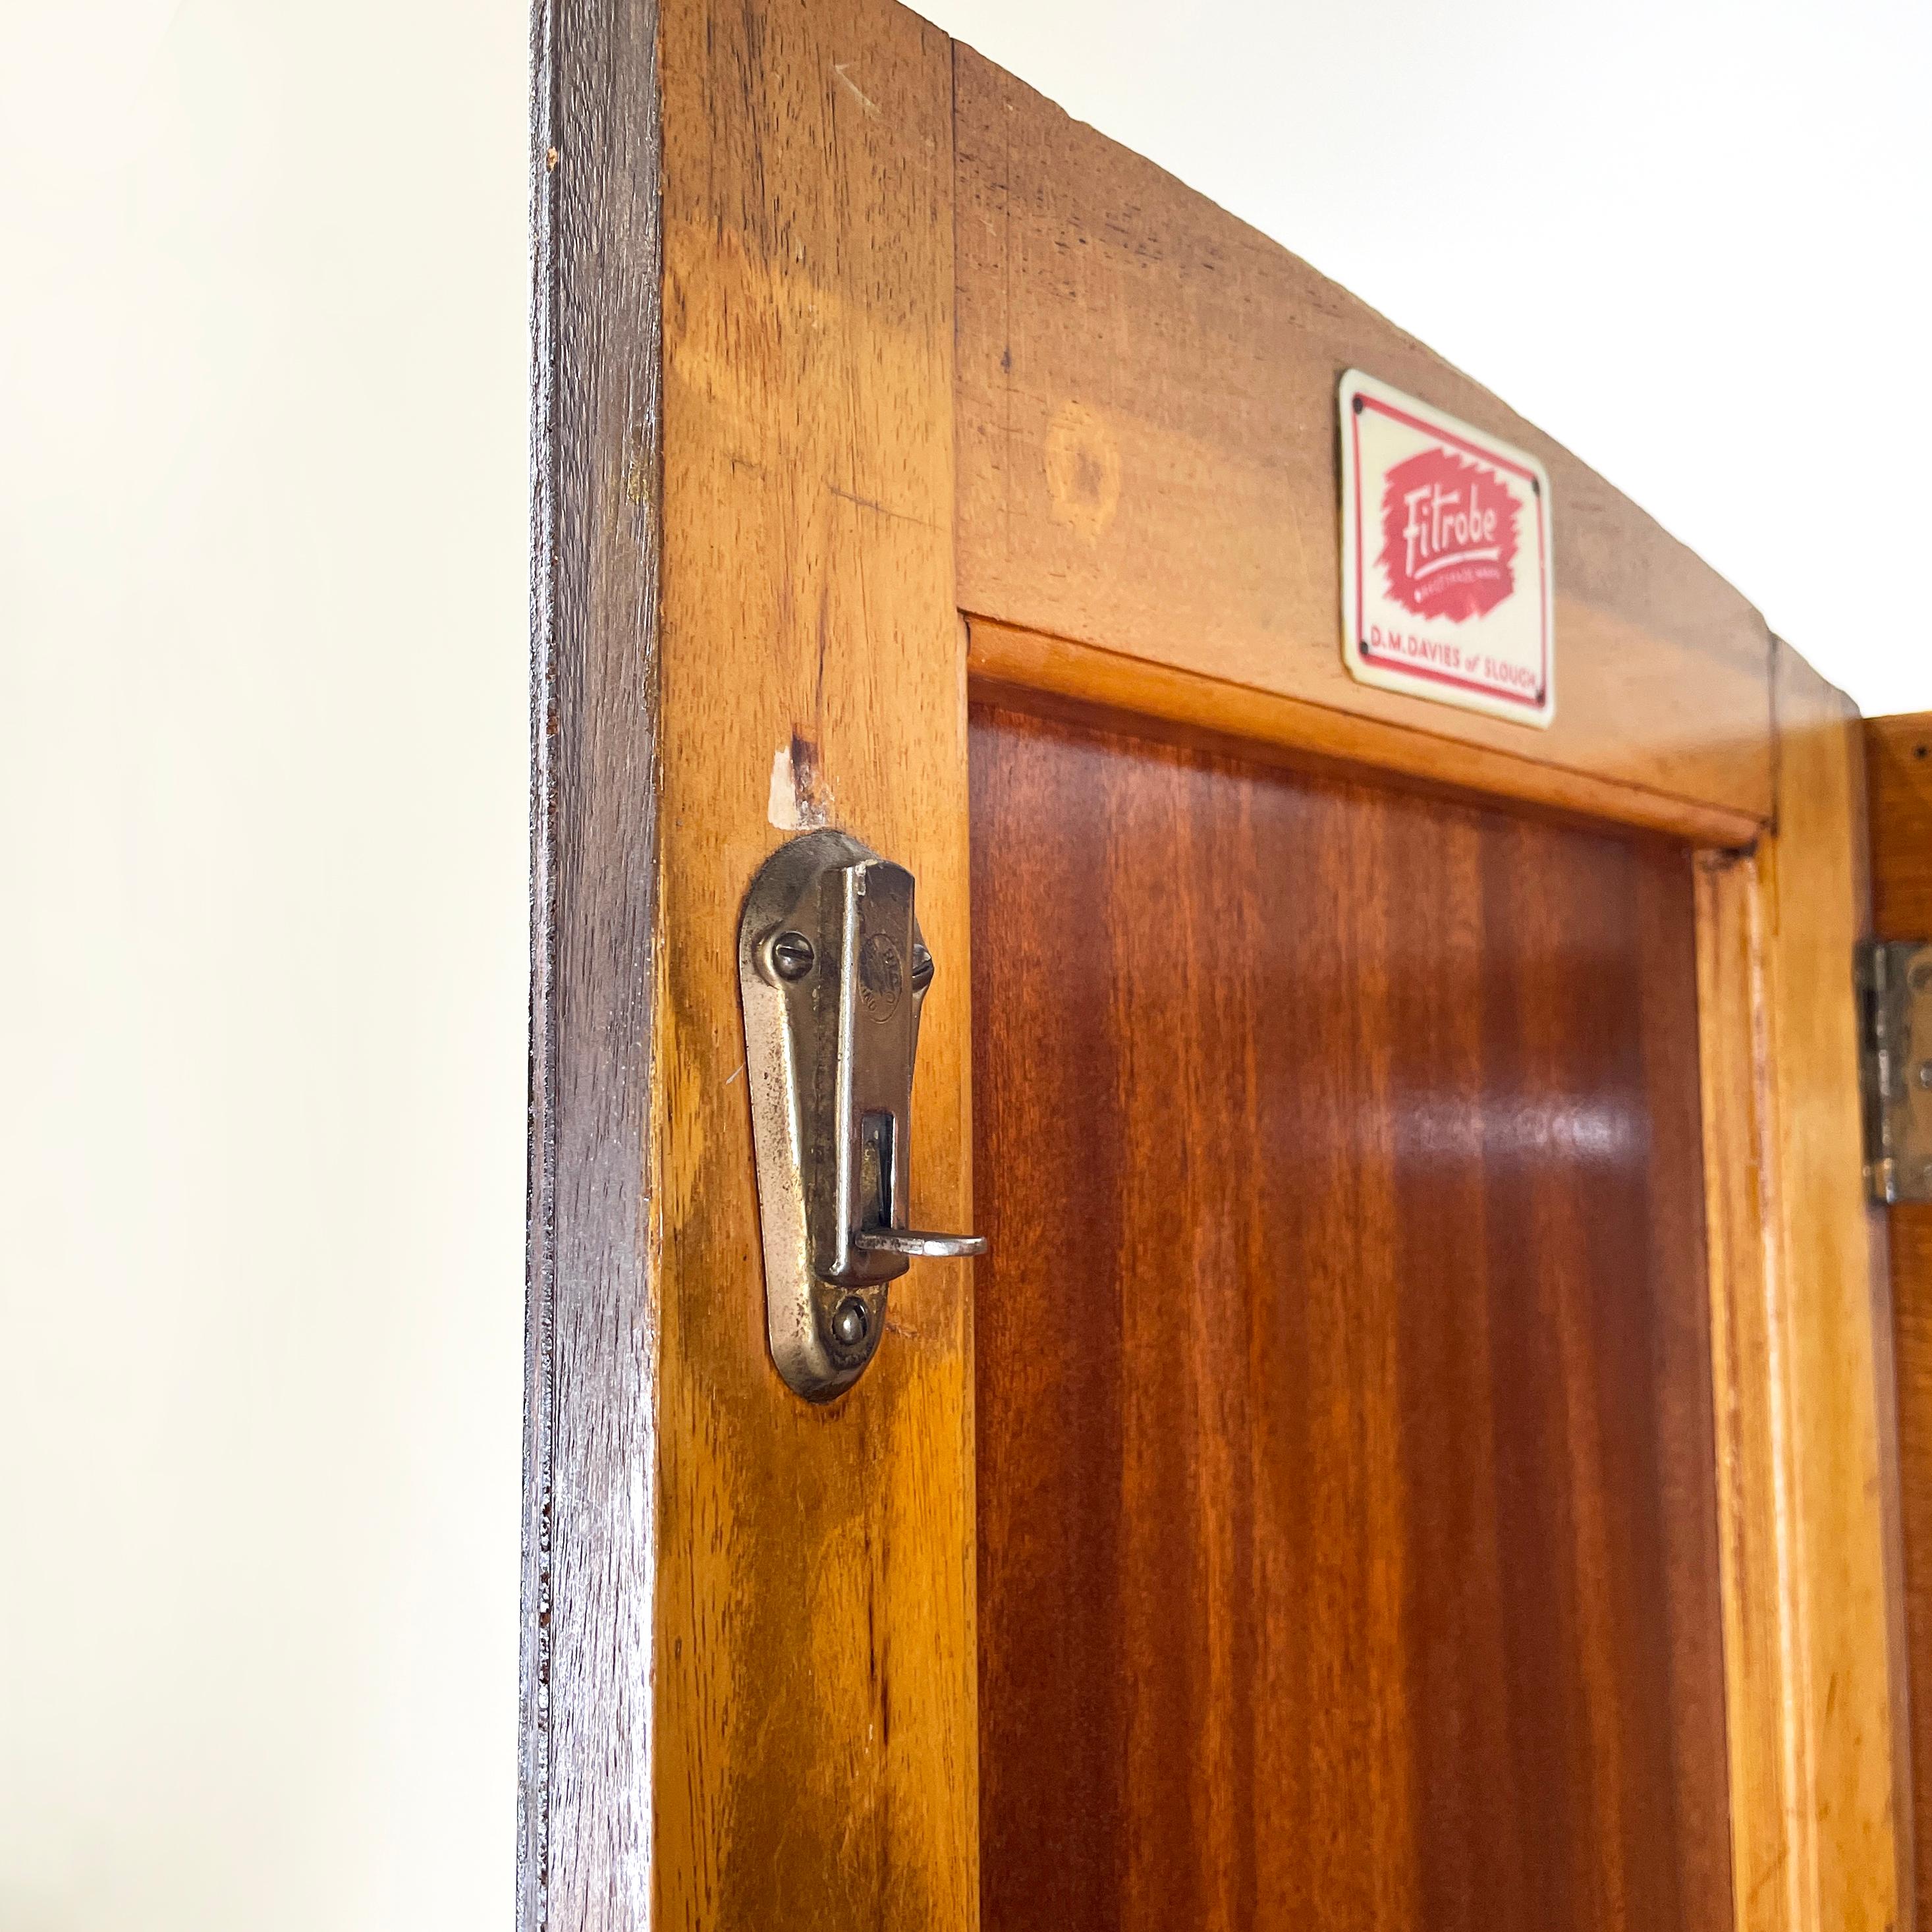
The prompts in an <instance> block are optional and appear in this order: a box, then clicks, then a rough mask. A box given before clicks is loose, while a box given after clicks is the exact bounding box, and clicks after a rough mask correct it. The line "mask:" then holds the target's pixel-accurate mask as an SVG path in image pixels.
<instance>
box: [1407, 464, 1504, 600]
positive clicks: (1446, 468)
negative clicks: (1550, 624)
mask: <svg viewBox="0 0 1932 1932" xmlns="http://www.w3.org/2000/svg"><path fill="white" fill-rule="evenodd" d="M1516 512H1517V500H1516V498H1515V497H1514V496H1513V495H1511V493H1510V490H1509V489H1508V487H1507V486H1506V485H1505V483H1504V481H1503V480H1502V478H1501V477H1500V476H1499V475H1497V474H1496V472H1495V471H1494V470H1493V469H1485V468H1484V466H1483V465H1482V464H1481V463H1472V462H1469V460H1467V459H1466V458H1463V457H1460V456H1457V455H1454V454H1452V453H1451V452H1450V451H1448V450H1446V449H1425V450H1424V451H1422V452H1421V453H1420V454H1419V455H1415V456H1412V457H1411V458H1409V460H1407V461H1406V463H1397V465H1396V466H1395V467H1394V469H1391V471H1390V472H1388V484H1387V487H1385V490H1383V492H1382V556H1381V558H1380V559H1379V562H1381V565H1382V572H1383V574H1384V575H1385V577H1387V578H1388V587H1389V595H1391V597H1393V598H1394V599H1395V601H1397V603H1398V604H1401V605H1402V606H1403V607H1404V608H1405V609H1406V610H1413V611H1414V612H1415V614H1416V615H1417V616H1418V617H1447V618H1448V619H1450V620H1451V622H1454V623H1457V624H1460V622H1462V621H1463V619H1464V618H1466V617H1480V616H1483V615H1484V613H1486V612H1488V611H1490V610H1494V609H1495V608H1496V606H1497V605H1498V604H1500V603H1501V602H1502V601H1503V599H1504V598H1505V597H1507V596H1508V595H1509V594H1510V592H1511V591H1513V590H1514V589H1515V588H1516V574H1515V572H1514V571H1512V570H1511V568H1510V566H1511V564H1512V563H1513V562H1514V560H1515V558H1516Z"/></svg>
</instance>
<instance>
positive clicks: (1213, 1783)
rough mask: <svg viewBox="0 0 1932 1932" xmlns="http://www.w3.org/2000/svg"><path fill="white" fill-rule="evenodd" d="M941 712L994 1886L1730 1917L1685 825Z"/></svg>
mask: <svg viewBox="0 0 1932 1932" xmlns="http://www.w3.org/2000/svg"><path fill="white" fill-rule="evenodd" d="M973 742H974V765H973V785H974V790H973V812H974V880H973V884H974V929H975V942H974V1016H975V1054H976V1064H975V1120H976V1130H977V1136H978V1139H977V1154H976V1172H977V1175H978V1176H979V1187H978V1196H979V1218H980V1225H981V1226H983V1228H984V1229H986V1232H989V1234H990V1235H991V1236H992V1242H993V1248H992V1258H991V1259H989V1261H988V1262H984V1263H983V1264H982V1265H981V1268H980V1283H979V1290H978V1295H977V1384H978V1413H979V1448H978V1459H979V1470H980V1478H979V1511H980V1631H981V1659H982V1662H981V1692H980V1737H981V1767H982V1792H983V1799H982V1802H983V1818H984V1847H983V1882H984V1888H985V1899H986V1915H985V1921H984V1922H985V1923H986V1925H987V1926H989V1927H996V1928H998V1932H1023V1928H1025V1927H1034V1926H1038V1927H1052V1928H1055V1932H1078V1929H1079V1928H1081V1927H1095V1928H1100V1927H1108V1928H1116V1932H1130V1929H1131V1928H1134V1927H1163V1928H1165V1927H1174V1926H1180V1925H1184V1926H1187V1927H1190V1928H1194V1927H1204V1928H1205V1927H1283V1926H1295V1927H1309V1928H1319V1927H1351V1928H1354V1927H1364V1926H1370V1925H1391V1926H1394V1925H1400V1926H1413V1927H1427V1928H1432V1932H1433V1928H1442V1932H1447V1928H1451V1927H1465V1926H1466V1927H1472V1928H1476V1927H1481V1928H1483V1932H1506V1928H1509V1927H1523V1928H1524V1932H1532V1928H1534V1932H1547V1928H1550V1927H1563V1928H1565V1932H1583V1928H1589V1927H1632V1928H1643V1932H1665V1928H1670V1927H1714V1926H1718V1925H1720V1924H1724V1922H1726V1921H1727V1918H1729V1916H1730V1911H1731V1900H1730V1853H1729V1832H1728V1817H1727V1799H1726V1764H1725V1727H1724V1678H1723V1666H1722V1661H1721V1655H1720V1643H1721V1633H1720V1606H1719V1581H1718V1545H1717V1531H1716V1522H1715V1484H1714V1478H1713V1445H1712V1414H1711V1383H1710V1356H1709V1329H1708V1304H1707V1301H1706V1277H1705V1272H1704V1251H1703V1235H1702V1199H1701V1186H1702V1183H1701V1179H1700V1147H1699V1142H1700V1127H1699V1108H1698V1046H1697V1004H1696V1001H1697V979H1696V956H1695V947H1694V906H1693V876H1692V870H1691V859H1690V857H1689V855H1688V853H1686V852H1685V850H1683V849H1682V848H1681V847H1671V846H1667V845H1665V844H1661V843H1656V844H1653V843H1650V842H1647V841H1637V840H1633V839H1626V838H1622V837H1617V836H1611V835H1598V834H1592V833H1588V832H1574V831H1569V830H1566V829H1559V828H1556V827H1553V826H1547V825H1532V824H1529V823H1524V822H1521V821H1518V820H1512V819H1511V818H1508V817H1505V816H1503V815H1502V814H1497V813H1493V812H1489V811H1477V810H1472V809H1466V808H1461V807H1457V806H1450V805H1443V804H1442V803H1440V802H1435V801H1427V800H1421V799H1415V798H1411V797H1406V796H1400V795H1397V794H1395V793H1389V792H1386V791H1383V790H1379V789H1378V788H1375V787H1370V786H1367V785H1364V784H1344V783H1336V782H1331V781H1322V780H1318V779H1312V778H1302V777H1289V776H1286V775H1282V774H1280V773H1278V772H1271V771H1265V770H1262V769H1258V768H1256V767H1253V766H1247V765H1244V764H1241V763H1235V762H1233V761H1230V760H1225V759H1221V758H1217V757H1212V756H1208V755H1204V754H1196V753H1190V752H1186V751H1178V750H1175V749H1172V748H1166V747H1157V746H1152V745H1146V744H1145V743H1136V742H1134V741H1132V740H1130V739H1125V738H1121V737H1118V736H1103V735H1099V734H1095V733H1089V732H1085V731H1082V730H1076V729H1073V728H1071V727H1066V726H1064V725H1061V724H1056V723H1050V722H1045V721H1037V720H1033V719H1029V718H1021V717H1018V716H1016V715H1011V714H1005V713H1001V712H987V711H983V710H977V709H976V711H975V713H974V739H973Z"/></svg>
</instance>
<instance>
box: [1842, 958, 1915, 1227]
mask: <svg viewBox="0 0 1932 1932" xmlns="http://www.w3.org/2000/svg"><path fill="white" fill-rule="evenodd" d="M1858 1076H1859V1084H1860V1085H1861V1087H1862V1088H1863V1090H1864V1114H1865V1183H1866V1185H1867V1187H1868V1188H1869V1189H1870V1191H1871V1198H1872V1199H1873V1200H1874V1201H1882V1202H1885V1203H1886V1204H1887V1205H1891V1204H1892V1203H1894V1202H1900V1201H1932V944H1927V943H1925V942H1923V941H1917V940H1899V939H1868V940H1866V941H1864V943H1863V944H1861V945H1860V947H1858Z"/></svg>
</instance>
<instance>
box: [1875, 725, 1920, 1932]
mask: <svg viewBox="0 0 1932 1932" xmlns="http://www.w3.org/2000/svg"><path fill="white" fill-rule="evenodd" d="M1864 742H1865V758H1866V768H1867V777H1868V782H1869V785H1870V805H1871V862H1872V916H1873V925H1874V926H1875V928H1876V931H1877V932H1879V934H1880V935H1882V937H1884V938H1888V939H1932V714H1921V715H1917V716H1912V717H1903V718H1873V719H1871V720H1870V721H1868V722H1867V724H1866V725H1865V727H1864ZM1888 1218H1889V1220H1890V1223H1891V1301H1892V1334H1893V1338H1894V1370H1895V1373H1896V1376H1897V1398H1898V1468H1899V1502H1900V1517H1901V1527H1902V1532H1903V1538H1902V1540H1903V1563H1904V1595H1905V1615H1906V1661H1907V1669H1908V1673H1909V1682H1910V1687H1911V1732H1910V1736H1911V1745H1912V1764H1913V1766H1914V1774H1913V1780H1912V1816H1913V1819H1914V1821H1915V1826H1916V1832H1915V1838H1916V1841H1917V1844H1918V1882H1917V1888H1916V1889H1917V1903H1918V1923H1919V1924H1921V1925H1926V1926H1932V1858H1928V1857H1927V1848H1928V1847H1932V1206H1925V1205H1920V1204H1917V1203H1912V1202H1906V1203H1902V1204H1901V1205H1899V1206H1898V1207H1897V1208H1894V1209H1892V1210H1891V1214H1890V1216H1889V1217H1888Z"/></svg>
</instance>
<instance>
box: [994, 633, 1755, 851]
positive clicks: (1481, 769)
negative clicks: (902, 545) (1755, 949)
mask: <svg viewBox="0 0 1932 1932" xmlns="http://www.w3.org/2000/svg"><path fill="white" fill-rule="evenodd" d="M970 631H971V641H970V643H969V646H968V652H967V670H968V675H969V676H970V677H971V681H972V688H973V690H974V693H975V694H977V695H978V696H980V697H982V698H983V699H984V700H986V702H988V703H995V704H997V703H1002V702H1006V703H1016V704H1018V705H1019V706H1020V708H1021V709H1024V710H1028V711H1031V712H1037V713H1051V714H1052V715H1055V716H1058V717H1062V718H1067V719H1068V720H1069V721H1071V722H1073V723H1075V724H1098V725H1100V726H1102V727H1110V726H1124V727H1125V728H1127V729H1128V730H1135V731H1139V732H1141V733H1145V734H1150V735H1159V736H1161V737H1163V738H1164V739H1167V740H1168V741H1169V742H1173V743H1177V744H1184V745H1192V746H1193V747H1194V748H1196V749H1197V750H1205V751H1214V750H1220V751H1230V752H1232V754H1234V755H1235V756H1236V757H1248V758H1259V759H1264V760H1274V761H1276V762H1279V763H1286V764H1291V765H1293V766H1297V767H1298V768H1300V769H1316V768H1319V767H1326V768H1328V769H1331V770H1346V769H1353V770H1355V771H1357V772H1360V771H1361V769H1364V768H1365V767H1366V768H1368V769H1373V770H1376V771H1380V772H1386V773H1388V774H1389V775H1391V776H1393V777H1398V778H1405V779H1412V780H1415V781H1419V782H1421V783H1422V784H1434V785H1443V786H1448V787H1453V788H1454V789H1455V790H1459V791H1462V792H1464V793H1472V792H1473V793H1481V795H1482V796H1484V797H1487V798H1498V799H1513V800H1514V801H1516V802H1518V803H1520V804H1522V805H1529V806H1533V807H1536V808H1540V809H1541V810H1544V811H1550V812H1559V813H1563V814H1568V816H1571V817H1577V818H1586V819H1590V820H1600V821H1607V822H1608V823H1612V824H1619V825H1635V826H1642V827H1643V828H1644V829H1646V830H1649V831H1653V832H1669V833H1670V834H1672V835H1673V836H1674V837H1676V838H1686V839H1691V840H1694V841H1696V842H1697V843H1698V844H1701V845H1706V846H1709V847H1713V848H1715V849H1718V850H1733V849H1742V848H1744V847H1748V846H1750V845H1751V844H1753V843H1754V841H1756V840H1757V837H1758V835H1759V833H1760V832H1761V831H1762V830H1763V826H1761V825H1760V823H1759V822H1758V820H1757V819H1756V818H1754V817H1751V815H1750V814H1748V813H1745V812H1740V811H1730V810H1727V808H1724V807H1723V806H1721V805H1702V804H1699V803H1697V802H1696V801H1694V800H1692V799H1682V798H1673V797H1672V796H1670V795H1669V794H1668V793H1664V792H1658V791H1652V790H1649V789H1648V788H1647V787H1645V786H1643V785H1639V784H1625V783H1624V782H1622V781H1619V780H1613V779H1609V778H1597V777H1594V776H1592V775H1591V774H1589V773H1588V772H1571V771H1565V770H1564V769H1562V767H1561V766H1556V765H1539V764H1534V763H1531V762H1530V761H1529V760H1527V759H1524V758H1519V757H1511V755H1510V754H1508V753H1507V752H1504V751H1496V750H1495V749H1493V748H1492V747H1490V746H1489V745H1482V744H1477V743H1474V742H1471V741H1470V740H1469V739H1466V738H1460V737H1457V736H1456V735H1455V734H1454V721H1455V720H1456V719H1457V718H1458V717H1459V715H1460V714H1459V713H1457V712H1453V711H1446V710H1443V709H1440V708H1437V709H1436V710H1435V711H1434V712H1433V714H1432V721H1433V722H1434V723H1435V724H1437V725H1439V727H1442V728H1441V729H1439V730H1418V729H1417V728H1415V726H1414V725H1412V724H1394V723H1392V722H1391V721H1389V720H1388V719H1386V718H1371V717H1365V716H1363V715H1360V714H1358V713H1357V712H1352V711H1337V710H1336V709H1334V708H1333V707H1332V706H1328V705H1325V704H1310V703H1306V702H1305V701H1304V700H1302V699H1301V698H1297V697H1281V696H1280V695H1278V694H1276V693H1274V692H1273V691H1256V690H1255V689H1254V688H1253V687H1252V686H1250V685H1241V684H1231V683H1229V682H1228V681H1227V680H1226V679H1224V678H1218V677H1208V676H1204V675H1203V674H1202V673H1201V672H1199V671H1193V670H1182V669H1181V668H1179V667H1178V666H1176V665H1174V664H1159V663H1157V662H1155V661H1154V659H1152V658H1144V657H1130V656H1127V655H1125V654H1124V653H1123V652H1118V651H1103V650H1100V649H1097V647H1096V646H1094V645H1091V644H1076V643H1073V641H1072V640H1070V639H1068V638H1066V637H1047V636H1045V635H1043V634H1042V633H1041V632H1040V631H1021V630H1016V629H1015V628H1013V626H1012V625H1009V624H998V623H995V622H993V621H992V619H990V618H985V617H979V618H974V619H972V620H971V625H970Z"/></svg>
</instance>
